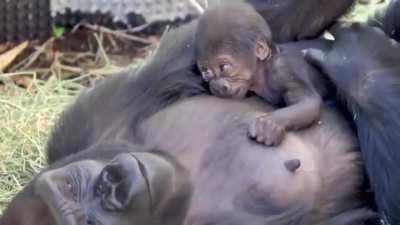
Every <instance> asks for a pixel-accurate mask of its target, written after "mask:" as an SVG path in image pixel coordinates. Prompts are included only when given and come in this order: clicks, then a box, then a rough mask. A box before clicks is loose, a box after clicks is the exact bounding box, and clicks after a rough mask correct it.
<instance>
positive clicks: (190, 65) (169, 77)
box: [47, 22, 206, 164]
mask: <svg viewBox="0 0 400 225" xmlns="http://www.w3.org/2000/svg"><path fill="white" fill-rule="evenodd" d="M195 25H196V22H192V23H190V24H188V25H185V26H182V27H180V28H179V29H176V30H174V31H173V32H168V33H167V34H166V35H164V36H163V37H162V40H161V43H160V47H159V49H157V51H156V53H155V55H153V56H152V57H151V58H150V59H149V61H148V62H147V63H146V64H145V65H143V66H142V67H141V68H140V69H138V70H137V71H133V72H130V73H129V74H128V75H126V74H123V75H119V76H116V77H111V78H109V79H107V80H106V81H101V82H99V83H98V84H96V87H95V88H93V89H91V90H89V91H86V92H83V93H82V94H81V95H80V96H79V98H78V99H77V101H76V102H75V103H74V105H72V106H71V107H70V108H69V109H67V110H66V112H65V113H63V116H62V117H61V119H60V121H59V122H58V123H57V125H56V128H55V129H54V131H53V133H52V135H51V136H52V137H51V138H50V140H49V142H48V147H47V151H48V161H49V163H50V164H51V163H53V162H54V161H56V160H59V159H62V158H64V157H66V156H68V155H70V154H72V153H76V152H79V151H81V150H83V149H85V148H87V147H88V146H90V145H92V144H93V143H94V142H98V141H99V139H105V138H109V136H110V135H116V134H121V133H124V134H125V135H129V136H134V137H136V135H135V133H136V128H137V126H138V125H139V124H140V123H141V122H142V121H143V120H145V119H146V118H148V117H150V116H151V115H152V114H154V113H156V112H158V111H159V110H160V109H163V108H165V107H167V106H168V105H170V104H172V103H174V102H176V101H178V100H180V99H182V98H186V97H189V96H194V95H199V94H204V93H206V89H205V85H204V83H203V81H202V79H201V77H200V76H198V75H196V74H195V72H196V69H197V68H196V66H195V61H194V50H193V37H192V36H193V31H194V28H195ZM99 106H101V107H99ZM126 124H129V127H127V126H126ZM121 127H124V128H125V129H121ZM105 130H107V131H108V134H109V135H105V133H107V132H105ZM132 141H135V142H137V143H140V142H141V140H140V139H139V138H137V137H136V138H135V139H134V140H132Z"/></svg>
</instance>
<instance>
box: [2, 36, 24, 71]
mask: <svg viewBox="0 0 400 225" xmlns="http://www.w3.org/2000/svg"><path fill="white" fill-rule="evenodd" d="M28 46H29V42H28V41H25V42H23V43H21V44H19V45H18V46H16V47H14V48H13V49H10V50H8V51H7V52H5V53H3V54H1V55H0V72H3V71H4V70H5V69H6V68H7V67H8V66H9V65H10V64H11V63H12V62H13V61H14V59H15V58H17V56H18V55H19V54H21V53H22V52H23V51H24V50H25V49H26V48H27V47H28Z"/></svg>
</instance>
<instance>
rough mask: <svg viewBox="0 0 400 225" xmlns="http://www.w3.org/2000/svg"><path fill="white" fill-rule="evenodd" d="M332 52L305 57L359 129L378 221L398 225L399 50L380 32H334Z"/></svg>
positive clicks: (310, 52) (354, 27) (358, 27)
mask: <svg viewBox="0 0 400 225" xmlns="http://www.w3.org/2000/svg"><path fill="white" fill-rule="evenodd" d="M332 32H333V33H334V35H335V38H336V41H335V43H334V45H333V47H332V49H331V50H330V51H327V52H323V51H320V50H308V51H307V52H306V58H307V59H308V60H309V61H310V62H312V63H314V64H315V65H317V66H319V67H320V68H321V69H322V70H323V71H324V72H325V73H326V74H327V75H328V76H329V78H330V79H331V80H332V81H333V82H334V84H335V85H336V87H337V89H338V91H339V93H340V96H341V98H342V99H343V100H344V101H345V102H346V104H347V106H348V109H349V110H350V112H351V113H352V116H353V120H354V122H355V124H356V127H357V133H358V139H359V142H360V146H361V151H362V156H363V159H364V161H365V166H366V170H367V173H368V177H369V180H370V184H371V188H372V190H373V191H374V193H375V201H376V204H377V207H378V210H379V212H380V213H381V216H382V218H384V219H386V220H387V221H388V222H389V224H393V225H397V224H400V193H399V190H400V163H399V162H400V151H399V149H398V148H399V146H400V122H399V118H400V65H399V62H400V45H399V44H398V43H396V42H394V41H392V40H390V39H389V38H388V37H387V36H386V35H385V34H384V33H383V32H382V31H381V30H379V29H378V28H372V27H366V26H361V25H359V24H354V25H351V26H343V27H336V29H334V30H333V31H332Z"/></svg>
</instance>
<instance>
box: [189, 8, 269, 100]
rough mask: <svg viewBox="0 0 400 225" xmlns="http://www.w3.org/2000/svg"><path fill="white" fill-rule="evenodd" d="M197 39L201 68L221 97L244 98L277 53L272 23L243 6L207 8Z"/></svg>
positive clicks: (215, 91)
mask: <svg viewBox="0 0 400 225" xmlns="http://www.w3.org/2000/svg"><path fill="white" fill-rule="evenodd" d="M195 37H196V59H197V66H198V68H199V70H200V72H201V74H202V77H203V79H204V80H205V81H206V82H208V83H209V84H210V90H211V92H212V93H213V94H215V95H217V96H221V97H233V98H243V97H244V96H245V95H246V93H247V92H248V91H249V89H250V88H251V86H252V85H253V83H254V82H255V77H256V75H257V74H260V73H263V69H262V68H263V65H264V64H265V61H266V60H268V59H269V58H270V57H271V56H272V54H273V52H274V51H275V47H274V45H273V43H272V35H271V31H270V29H269V26H268V24H267V23H266V22H265V20H264V19H263V18H262V17H261V15H259V14H258V13H257V12H256V11H255V10H254V9H253V8H252V7H251V6H250V5H247V4H243V3H232V4H230V5H218V6H216V7H212V8H209V9H207V10H206V11H205V13H204V14H203V15H202V16H201V18H200V20H199V22H198V26H197V30H196V36H195Z"/></svg>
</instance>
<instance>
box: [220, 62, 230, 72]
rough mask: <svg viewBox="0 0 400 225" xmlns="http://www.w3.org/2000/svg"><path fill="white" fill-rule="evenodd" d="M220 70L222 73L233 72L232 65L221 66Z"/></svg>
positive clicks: (224, 64)
mask: <svg viewBox="0 0 400 225" xmlns="http://www.w3.org/2000/svg"><path fill="white" fill-rule="evenodd" d="M219 69H220V70H221V72H222V73H229V72H230V71H231V70H232V64H230V63H223V64H221V65H219Z"/></svg>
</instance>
